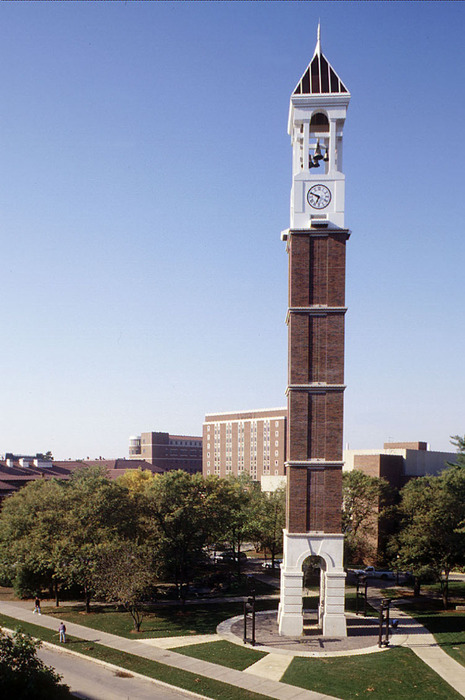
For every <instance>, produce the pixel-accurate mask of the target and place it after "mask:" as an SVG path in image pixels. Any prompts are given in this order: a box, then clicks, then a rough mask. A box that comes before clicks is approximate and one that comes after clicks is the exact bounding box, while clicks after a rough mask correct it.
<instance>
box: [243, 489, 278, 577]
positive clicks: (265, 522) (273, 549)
mask: <svg viewBox="0 0 465 700" xmlns="http://www.w3.org/2000/svg"><path fill="white" fill-rule="evenodd" d="M285 520H286V490H285V489H284V488H279V489H276V491H272V492H271V493H266V492H263V491H259V492H257V493H256V494H255V498H254V503H253V507H252V520H251V527H252V529H253V535H254V541H256V542H257V544H258V545H259V547H260V548H261V549H263V550H265V553H266V551H268V552H269V553H270V556H271V567H272V569H274V567H275V559H276V556H277V554H279V553H281V552H282V549H283V529H284V526H285Z"/></svg>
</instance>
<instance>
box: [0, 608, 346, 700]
mask: <svg viewBox="0 0 465 700" xmlns="http://www.w3.org/2000/svg"><path fill="white" fill-rule="evenodd" d="M0 612H1V613H3V614H4V615H9V616H10V617H14V618H16V619H18V620H23V621H24V622H31V623H34V624H36V625H39V626H40V627H46V628H48V629H53V630H57V629H58V624H59V623H58V621H57V619H56V618H54V617H52V616H49V615H34V614H33V612H32V610H30V609H28V610H27V609H25V608H24V607H22V606H19V605H15V604H12V603H7V602H5V601H0ZM66 629H67V633H68V634H70V635H71V636H74V637H80V638H81V639H86V640H87V641H90V642H94V643H96V644H103V645H105V646H107V647H111V648H113V649H118V650H119V651H124V652H127V653H129V654H134V655H136V656H142V657H143V658H146V659H151V660H152V661H157V662H159V663H162V664H166V665H168V666H174V667H175V668H179V669H183V670H184V671H190V672H191V673H195V674H196V675H198V676H199V675H200V676H205V677H207V678H212V679H214V680H217V681H221V682H223V683H228V684H229V685H232V686H235V687H237V688H242V689H244V690H249V691H252V692H254V693H261V694H262V695H264V696H265V697H268V698H277V699H278V700H334V698H332V697H331V696H329V695H324V694H323V693H315V692H313V691H310V690H303V689H301V688H297V687H296V686H292V685H287V684H286V683H280V682H277V681H274V680H270V679H269V678H263V677H261V676H256V675H254V674H252V673H243V672H242V671H236V670H234V669H230V668H225V667H224V666H219V665H218V664H213V663H211V662H209V661H200V660H199V659H194V658H192V657H189V656H184V655H182V654H177V653H176V652H175V651H168V650H166V649H160V648H158V647H156V646H152V645H148V644H141V642H139V641H137V640H136V641H135V640H132V639H126V638H125V637H119V636H117V635H115V634H109V633H107V632H100V631H99V630H93V629H91V628H89V627H84V626H83V625H77V624H75V623H71V622H67V623H66Z"/></svg>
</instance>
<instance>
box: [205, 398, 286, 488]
mask: <svg viewBox="0 0 465 700" xmlns="http://www.w3.org/2000/svg"><path fill="white" fill-rule="evenodd" d="M286 423H287V409H286V408H269V409H266V408H263V409H254V410H251V411H238V412H233V411H231V412H227V413H209V414H207V415H206V416H205V422H204V424H203V444H204V450H203V467H202V472H203V474H204V476H208V475H210V474H214V475H216V476H221V477H224V476H229V475H232V476H238V475H240V474H242V473H248V474H250V476H251V477H252V479H254V481H263V478H264V477H265V479H266V477H276V476H281V477H282V476H284V462H285V460H286V429H287V426H286Z"/></svg>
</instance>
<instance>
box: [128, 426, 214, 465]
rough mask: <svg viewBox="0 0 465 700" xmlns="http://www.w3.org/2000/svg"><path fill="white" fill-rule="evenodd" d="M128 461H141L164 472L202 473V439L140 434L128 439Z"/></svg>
mask: <svg viewBox="0 0 465 700" xmlns="http://www.w3.org/2000/svg"><path fill="white" fill-rule="evenodd" d="M129 459H143V460H145V461H146V462H149V464H153V465H156V466H157V467H161V468H162V469H163V470H164V471H171V470H173V469H182V470H183V471H186V472H188V473H189V474H196V473H197V472H201V471H202V438H201V437H198V436H192V435H170V434H169V433H162V432H151V433H141V434H140V435H135V436H133V437H130V438H129Z"/></svg>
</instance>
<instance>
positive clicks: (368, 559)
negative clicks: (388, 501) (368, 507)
mask: <svg viewBox="0 0 465 700" xmlns="http://www.w3.org/2000/svg"><path fill="white" fill-rule="evenodd" d="M456 460H457V453H455V452H433V451H430V450H429V449H428V445H427V443H426V442H385V443H384V446H383V449H377V450H376V449H373V450H344V462H345V463H344V471H346V472H349V471H352V470H354V469H357V470H360V471H362V472H364V474H368V476H375V477H379V478H382V479H385V480H386V481H387V482H388V483H389V484H390V485H391V486H392V487H393V489H394V492H393V494H392V497H393V499H394V501H395V499H396V494H397V493H398V491H399V490H400V489H401V488H402V487H403V486H404V485H405V484H406V483H407V482H408V481H410V480H411V479H416V478H418V477H421V476H426V475H431V476H437V475H438V474H440V473H441V472H442V471H443V470H444V469H447V462H450V463H454V462H455V461H456ZM378 513H379V503H374V504H373V513H372V517H371V518H370V519H369V521H368V522H367V523H365V524H364V525H362V527H361V533H362V535H363V538H364V539H363V542H364V552H363V555H362V556H361V558H362V559H363V561H364V563H365V564H376V563H378V562H379V561H380V560H383V559H384V558H385V556H386V546H387V543H388V540H389V535H390V534H391V533H392V526H393V524H392V523H390V522H389V520H388V521H381V522H380V520H379V519H378Z"/></svg>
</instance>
